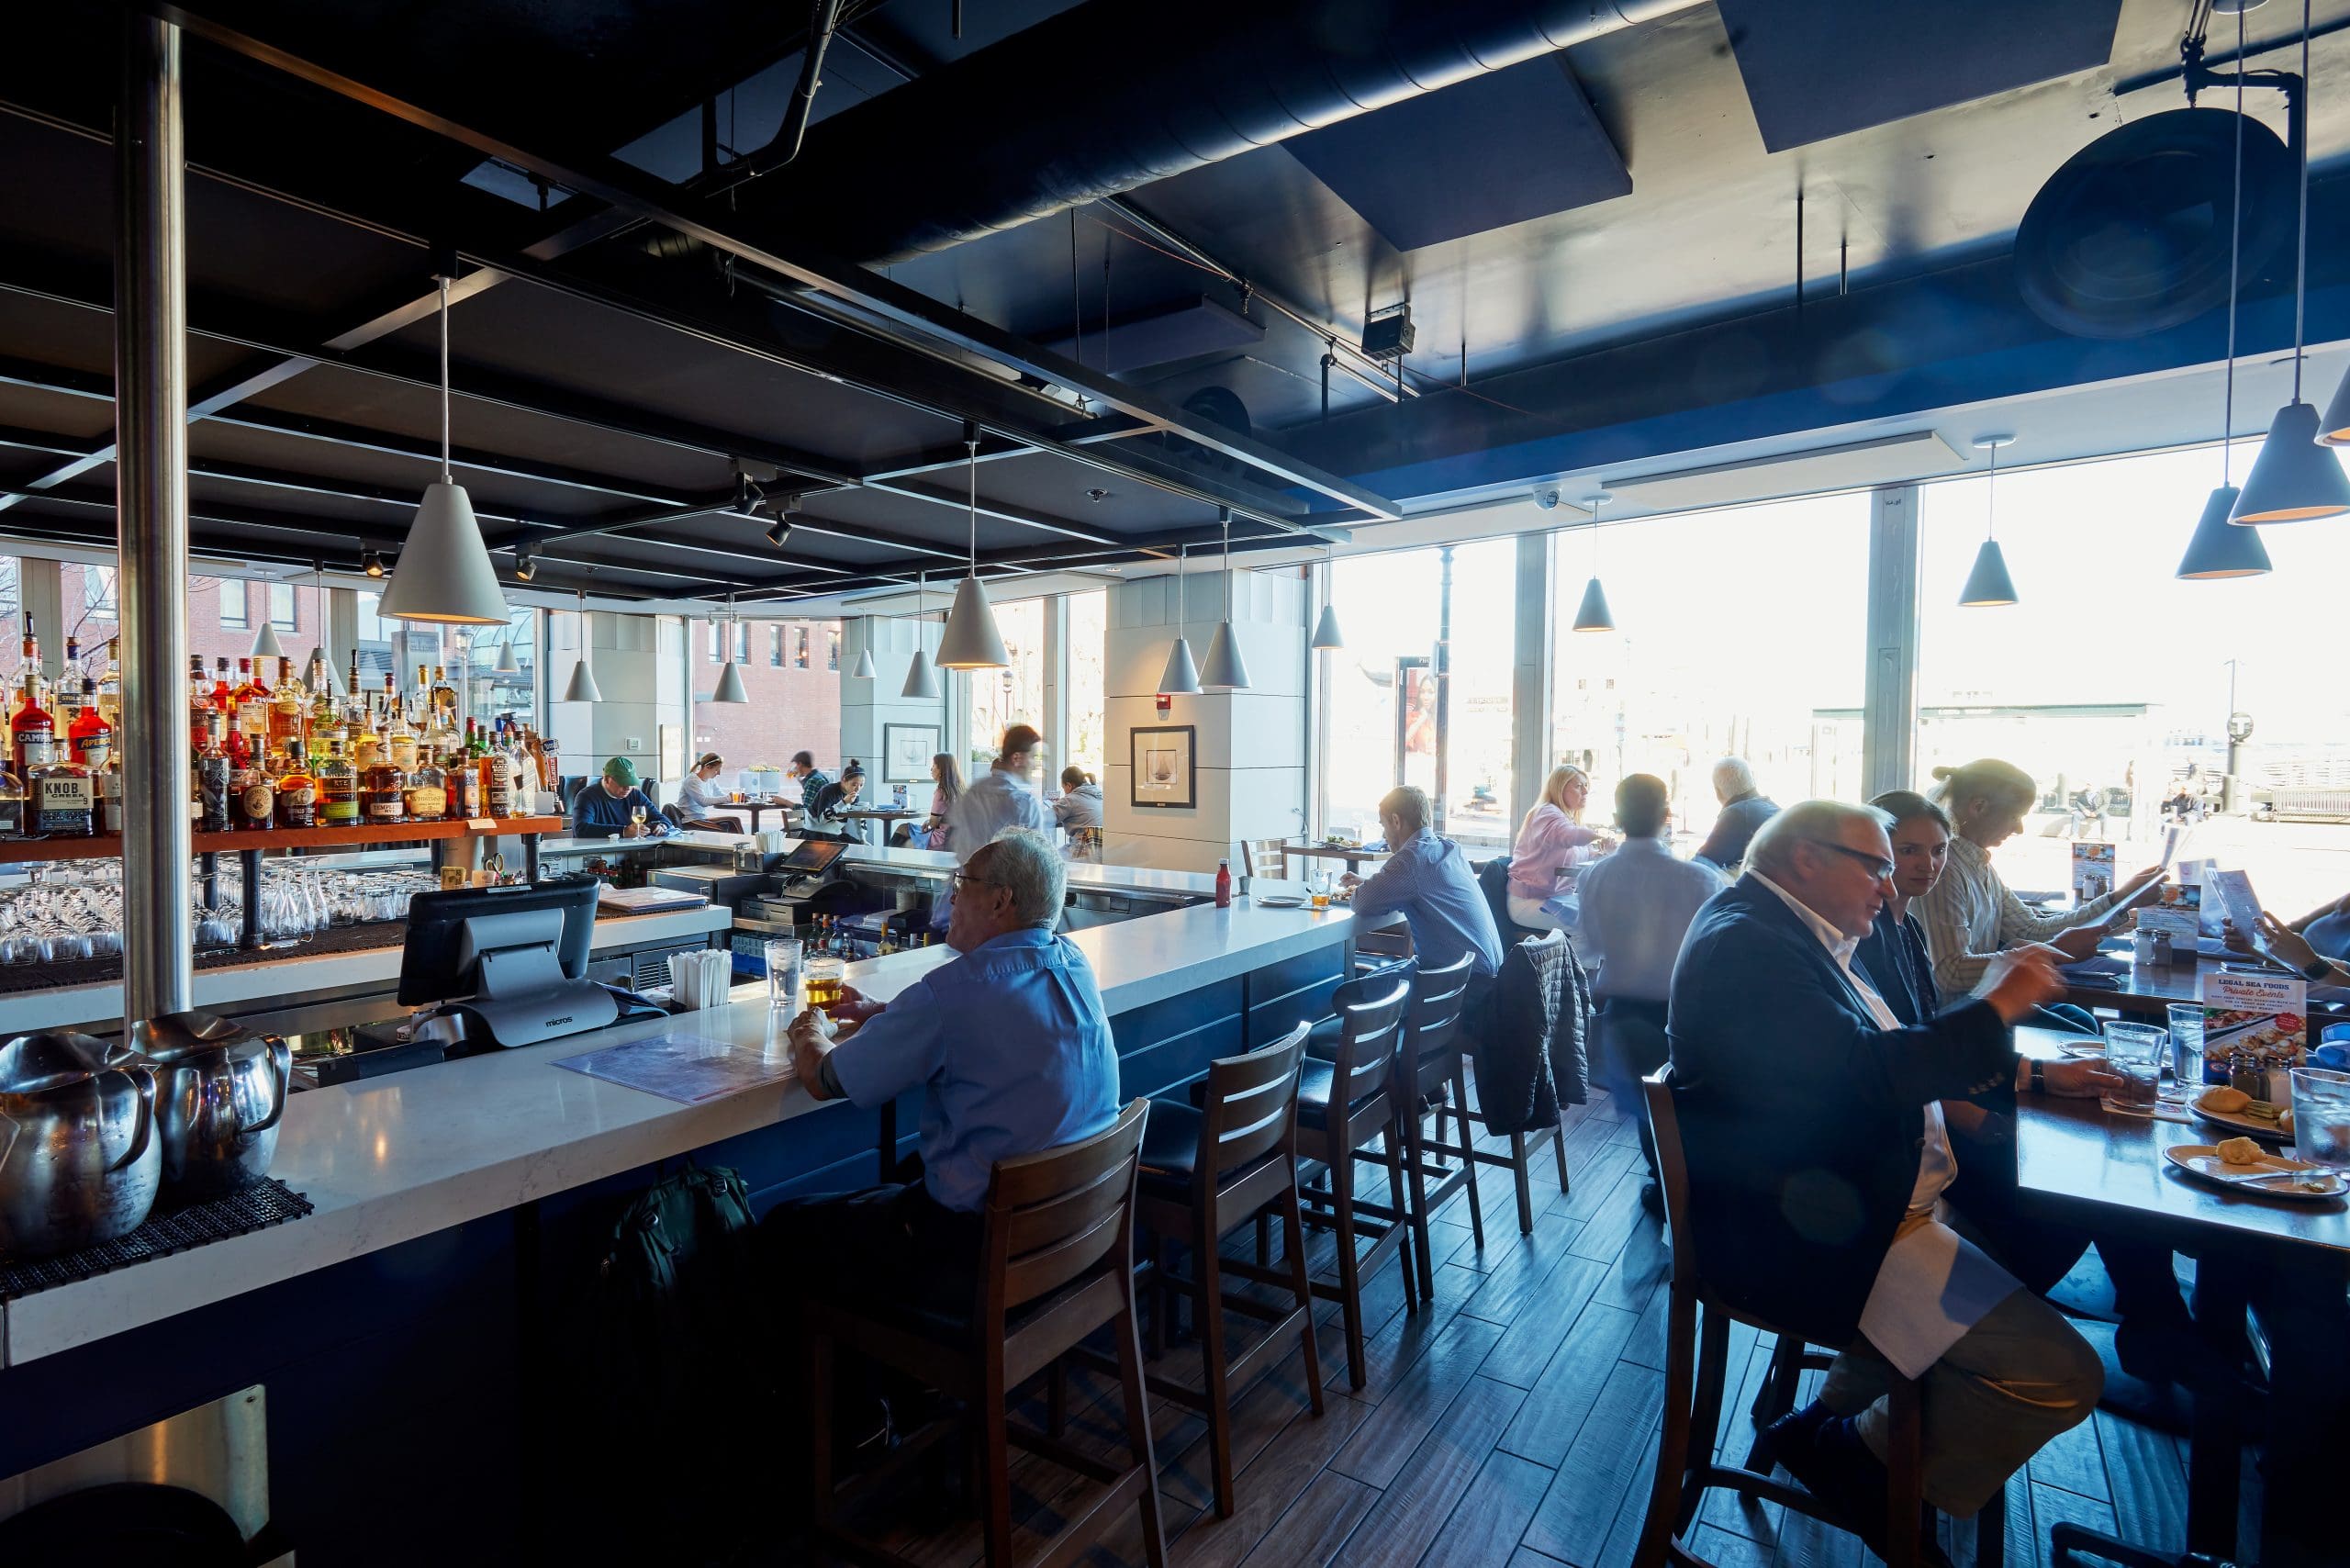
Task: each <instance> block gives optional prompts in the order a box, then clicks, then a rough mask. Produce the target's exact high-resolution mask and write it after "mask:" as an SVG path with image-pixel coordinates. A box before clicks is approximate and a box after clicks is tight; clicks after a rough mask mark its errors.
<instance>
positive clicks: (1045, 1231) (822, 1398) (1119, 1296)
mask: <svg viewBox="0 0 2350 1568" xmlns="http://www.w3.org/2000/svg"><path fill="white" fill-rule="evenodd" d="M1150 1112H1151V1103H1150V1102H1149V1101H1147V1100H1136V1101H1135V1102H1133V1103H1131V1104H1129V1105H1127V1106H1126V1108H1125V1110H1124V1111H1122V1112H1120V1113H1119V1114H1118V1119H1117V1120H1116V1121H1115V1122H1114V1123H1113V1124H1112V1125H1111V1126H1110V1127H1109V1129H1108V1130H1107V1131H1105V1132H1102V1133H1099V1134H1097V1135H1096V1136H1094V1137H1090V1138H1087V1139H1085V1140H1084V1141H1082V1142H1080V1143H1073V1144H1068V1145H1065V1146H1063V1147H1061V1148H1050V1149H1046V1150H1044V1151H1043V1152H1041V1153H1037V1154H1029V1155H1023V1156H1020V1157H1019V1158H1017V1159H1002V1160H998V1161H997V1162H996V1164H995V1169H994V1171H993V1173H992V1174H991V1175H990V1178H989V1181H988V1193H987V1204H986V1209H985V1215H986V1219H985V1226H984V1229H983V1231H982V1240H981V1242H980V1249H979V1257H980V1266H979V1284H978V1288H977V1291H976V1293H975V1295H974V1298H973V1301H972V1305H971V1310H970V1312H969V1313H968V1315H957V1316H954V1317H952V1318H942V1317H939V1316H934V1315H932V1314H928V1313H924V1312H921V1311H918V1310H917V1309H914V1308H912V1307H910V1306H909V1307H903V1308H895V1309H893V1308H892V1307H890V1306H889V1305H877V1304H876V1303H874V1302H872V1301H871V1300H869V1299H864V1298H859V1299H857V1300H856V1301H854V1302H850V1301H841V1302H838V1303H835V1302H831V1301H827V1300H825V1299H824V1298H823V1297H822V1296H821V1295H818V1296H815V1297H813V1298H812V1299H811V1301H810V1304H809V1307H808V1320H807V1321H808V1339H807V1345H806V1349H805V1354H806V1357H807V1363H808V1373H809V1377H808V1387H809V1392H810V1400H809V1421H810V1423H811V1428H810V1431H811V1439H812V1454H811V1460H812V1468H813V1471H814V1474H813V1477H812V1480H813V1486H814V1492H815V1504H814V1510H813V1517H812V1518H811V1521H810V1522H811V1527H812V1528H813V1529H814V1531H815V1533H816V1534H817V1535H818V1537H819V1538H821V1539H822V1540H824V1541H826V1542H827V1543H828V1544H830V1545H832V1546H834V1547H835V1548H836V1549H838V1550H839V1551H841V1552H842V1553H843V1554H845V1555H848V1556H851V1557H854V1558H855V1559H856V1560H857V1561H859V1562H906V1561H907V1560H906V1559H904V1558H902V1557H900V1556H898V1555H896V1554H894V1553H892V1552H890V1551H888V1550H887V1549H886V1548H884V1547H882V1546H881V1545H880V1544H879V1543H878V1542H876V1541H874V1540H869V1539H867V1538H864V1537H861V1536H858V1535H856V1534H854V1533H852V1532H850V1531H849V1530H848V1529H845V1527H844V1525H843V1524H842V1522H841V1515H842V1512H843V1510H844V1508H845V1507H846V1506H851V1505H853V1504H855V1503H856V1502H857V1501H859V1500H861V1499H862V1498H863V1497H865V1496H866V1495H868V1494H869V1493H870V1492H872V1491H874V1490H875V1489H877V1488H878V1486H879V1485H880V1484H882V1483H883V1482H885V1481H886V1480H888V1479H889V1478H890V1477H893V1476H895V1475H897V1474H899V1473H901V1472H902V1471H903V1470H904V1469H905V1468H906V1467H907V1466H908V1465H909V1464H911V1463H912V1462H914V1461H915V1460H916V1459H918V1458H919V1457H921V1456H922V1455H923V1454H924V1453H925V1452H927V1451H928V1450H930V1449H931V1448H932V1447H933V1446H934V1445H935V1444H936V1443H937V1442H938V1441H939V1440H940V1439H943V1438H945V1437H946V1436H947V1435H949V1434H950V1433H951V1432H952V1431H954V1430H955V1429H957V1428H958V1427H959V1426H961V1425H962V1424H963V1423H965V1422H967V1421H968V1422H969V1423H971V1424H972V1425H973V1427H974V1428H975V1430H974V1431H973V1434H972V1435H973V1437H974V1439H975V1441H976V1455H975V1457H976V1461H977V1463H976V1466H975V1472H976V1473H977V1475H978V1476H979V1482H980V1484H979V1487H978V1492H979V1514H980V1522H981V1527H982V1533H983V1536H984V1538H985V1541H986V1547H987V1562H989V1564H990V1568H1010V1565H1011V1564H1012V1563H1013V1561H1014V1559H1013V1554H1012V1529H1013V1521H1012V1478H1011V1457H1012V1456H1011V1450H1012V1445H1013V1444H1015V1443H1016V1444H1018V1445H1019V1446H1020V1447H1021V1448H1023V1449H1024V1450H1028V1451H1029V1452H1031V1453H1034V1454H1036V1455H1038V1456H1039V1457H1041V1458H1043V1459H1046V1460H1048V1461H1050V1462H1053V1463H1054V1464H1056V1465H1058V1466H1060V1467H1061V1468H1063V1469H1066V1470H1069V1471H1073V1472H1075V1473H1078V1474H1080V1475H1082V1476H1084V1477H1086V1478H1087V1479H1089V1480H1091V1481H1094V1482H1097V1483H1100V1484H1101V1485H1102V1491H1101V1492H1100V1493H1098V1494H1097V1495H1093V1496H1092V1497H1091V1500H1090V1501H1088V1502H1087V1503H1085V1504H1084V1505H1083V1506H1080V1507H1078V1508H1076V1509H1075V1511H1074V1512H1073V1513H1071V1514H1070V1515H1069V1516H1068V1517H1067V1518H1065V1519H1064V1520H1063V1521H1062V1523H1061V1527H1060V1529H1058V1530H1057V1531H1056V1532H1055V1534H1054V1536H1053V1538H1052V1540H1049V1541H1046V1542H1045V1543H1044V1544H1043V1545H1042V1546H1041V1547H1040V1548H1039V1549H1038V1550H1037V1551H1036V1552H1035V1553H1034V1554H1033V1555H1032V1556H1031V1557H1030V1558H1029V1559H1028V1562H1032V1563H1034V1562H1055V1563H1060V1562H1070V1561H1073V1560H1074V1559H1075V1557H1076V1556H1078V1555H1079V1554H1080V1553H1082V1552H1083V1551H1084V1550H1085V1547H1086V1545H1087V1544H1088V1543H1089V1542H1091V1540H1095V1539H1096V1538H1098V1537H1099V1536H1100V1535H1101V1534H1102V1532H1103V1531H1104V1530H1105V1529H1109V1528H1110V1527H1111V1526H1112V1525H1113V1524H1114V1523H1116V1522H1117V1520H1118V1518H1120V1517H1121V1516H1122V1515H1123V1513H1124V1511H1125V1508H1127V1507H1128V1506H1135V1507H1138V1508H1139V1509H1140V1510H1141V1514H1142V1526H1143V1530H1142V1534H1143V1553H1144V1557H1145V1560H1146V1561H1147V1562H1148V1563H1149V1564H1150V1568H1165V1563H1166V1560H1167V1543H1166V1534H1165V1530H1164V1529H1163V1527H1162V1523H1161V1520H1160V1518H1159V1503H1158V1463H1157V1462H1156V1460H1155V1458H1154V1456H1153V1454H1152V1450H1151V1439H1150V1406H1149V1401H1148V1397H1147V1394H1145V1392H1144V1388H1143V1370H1142V1342H1141V1338H1140V1335H1139V1330H1138V1327H1137V1324H1136V1309H1135V1290H1136V1285H1135V1275H1134V1270H1133V1267H1132V1263H1131V1260H1132V1258H1133V1254H1134V1234H1135V1224H1136V1208H1135V1186H1136V1170H1137V1167H1138V1163H1139V1158H1140V1151H1141V1148H1142V1143H1143V1138H1144V1129H1145V1126H1146V1125H1147V1120H1148V1118H1149V1115H1150ZM1103 1330H1106V1331H1107V1333H1108V1337H1109V1338H1110V1339H1111V1340H1112V1341H1113V1342H1114V1344H1115V1347H1116V1356H1115V1361H1116V1366H1117V1371H1118V1392H1119V1405H1120V1408H1119V1414H1120V1417H1121V1418H1122V1420H1123V1423H1124V1426H1125V1439H1126V1449H1127V1458H1126V1462H1125V1463H1123V1464H1119V1463H1114V1462H1106V1461H1104V1460H1102V1459H1100V1458H1097V1457H1095V1456H1094V1455H1093V1454H1091V1453H1088V1452H1084V1451H1081V1450H1078V1449H1076V1448H1073V1447H1071V1446H1070V1445H1069V1444H1068V1443H1066V1442H1064V1441H1062V1440H1061V1439H1060V1433H1059V1431H1058V1430H1055V1431H1052V1432H1039V1431H1035V1430H1033V1429H1031V1428H1028V1427H1026V1426H1024V1425H1022V1424H1018V1423H1014V1422H1013V1420H1012V1419H1011V1417H1010V1415H1009V1412H1008V1410H1007V1408H1006V1401H1007V1399H1008V1398H1009V1397H1010V1395H1011V1394H1012V1393H1013V1391H1014V1390H1015V1389H1017V1388H1019V1387H1020V1386H1021V1385H1022V1384H1023V1383H1026V1382H1028V1381H1029V1380H1030V1379H1031V1378H1034V1377H1035V1376H1036V1375H1037V1374H1038V1373H1039V1372H1053V1373H1054V1374H1055V1376H1054V1381H1053V1387H1054V1393H1055V1399H1054V1407H1055V1420H1054V1422H1053V1425H1054V1427H1055V1428H1058V1427H1059V1426H1060V1421H1059V1419H1058V1417H1059V1412H1060V1399H1059V1397H1058V1392H1059V1387H1060V1384H1059V1379H1058V1376H1057V1372H1058V1368H1059V1365H1060V1362H1061V1359H1062V1357H1064V1356H1065V1355H1067V1354H1069V1352H1070V1351H1072V1350H1076V1349H1077V1347H1078V1346H1079V1344H1080V1342H1081V1341H1083V1340H1085V1339H1086V1338H1088V1337H1089V1336H1091V1335H1093V1334H1095V1333H1096V1332H1098V1331H1103ZM836 1347H839V1348H845V1349H848V1350H855V1351H856V1352H858V1353H860V1354H862V1355H864V1356H867V1357H868V1358H870V1359H871V1360H873V1361H879V1362H881V1363H883V1364H884V1365H887V1366H890V1367H894V1368H897V1369H898V1370H900V1371H901V1372H904V1373H906V1374H907V1375H908V1376H911V1377H913V1378H917V1379H919V1380H921V1381H922V1382H923V1383H926V1384H927V1385H929V1386H931V1387H934V1388H937V1389H940V1390H941V1391H943V1392H945V1393H946V1394H948V1395H949V1396H951V1397H952V1398H954V1399H956V1400H957V1401H960V1402H961V1403H962V1404H963V1405H964V1406H967V1407H968V1408H967V1411H965V1412H958V1413H956V1414H953V1415H949V1416H944V1417H940V1418H938V1419H936V1420H934V1421H932V1422H930V1423H929V1424H928V1425H926V1426H923V1427H921V1428H916V1429H915V1430H914V1431H912V1432H910V1433H908V1434H906V1436H905V1437H904V1438H903V1439H901V1441H900V1443H899V1444H898V1446H897V1447H896V1448H895V1449H894V1450H892V1451H891V1453H890V1456H889V1458H888V1459H887V1460H885V1461H884V1462H882V1463H881V1464H879V1465H878V1466H876V1467H875V1468H874V1469H873V1470H871V1471H868V1472H867V1473H865V1474H863V1475H860V1476H857V1477H856V1478H855V1479H854V1480H851V1481H849V1482H847V1483H845V1484H842V1485H840V1486H837V1487H835V1485H834V1480H833V1470H834V1464H833V1457H834V1456H833V1357H834V1350H835V1348H836Z"/></svg>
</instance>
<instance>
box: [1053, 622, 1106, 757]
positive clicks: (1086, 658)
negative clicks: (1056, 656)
mask: <svg viewBox="0 0 2350 1568" xmlns="http://www.w3.org/2000/svg"><path fill="white" fill-rule="evenodd" d="M1109 642H1110V596H1109V594H1108V593H1107V592H1102V593H1073V594H1071V595H1069V676H1068V680H1069V691H1068V698H1069V756H1067V757H1066V758H1065V759H1064V760H1065V761H1066V762H1069V763H1074V764H1075V765H1076V766H1078V767H1082V768H1083V769H1085V770H1086V771H1087V772H1088V773H1091V774H1092V775H1093V777H1095V778H1101V777H1102V764H1103V762H1104V760H1105V759H1104V757H1103V755H1102V754H1103V752H1104V750H1105V749H1106V734H1107V728H1108V726H1107V721H1106V718H1105V713H1106V711H1107V709H1108V706H1109V703H1108V701H1107V700H1106V696H1105V694H1106V692H1107V689H1108V683H1107V682H1106V680H1105V679H1104V678H1103V676H1102V658H1103V656H1104V655H1105V652H1106V650H1107V649H1108V647H1109Z"/></svg>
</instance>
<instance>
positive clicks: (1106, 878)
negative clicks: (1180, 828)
mask: <svg viewBox="0 0 2350 1568" xmlns="http://www.w3.org/2000/svg"><path fill="white" fill-rule="evenodd" d="M841 858H842V859H844V860H845V861H847V862H848V863H850V864H851V865H857V866H872V867H876V868H880V869H885V870H892V871H904V872H909V873H911V874H913V875H915V876H938V877H944V876H946V874H947V873H948V872H950V871H952V870H954V869H955V867H956V865H957V861H956V859H955V857H954V855H953V854H952V853H950V852H949V851H946V850H944V849H874V848H870V847H868V846H863V845H854V846H850V848H849V851H848V853H847V854H846V855H844V856H843V857H841ZM1062 869H1063V870H1064V871H1066V872H1067V873H1068V874H1069V886H1070V887H1071V888H1075V889H1082V890H1087V891H1097V890H1098V891H1102V892H1129V893H1198V894H1203V895H1207V896H1213V895H1214V892H1215V874H1214V872H1212V871H1206V872H1203V871H1160V870H1155V869H1153V868H1150V867H1147V866H1105V865H1102V864H1100V863H1099V862H1096V861H1091V860H1071V861H1069V862H1067V863H1066V864H1065V865H1064V866H1063V867H1062ZM1233 877H1234V879H1235V882H1236V884H1237V880H1238V878H1239V873H1238V872H1237V871H1236V872H1234V873H1233ZM1272 885H1273V884H1271V883H1270V882H1269V883H1268V884H1267V886H1269V887H1270V886H1272Z"/></svg>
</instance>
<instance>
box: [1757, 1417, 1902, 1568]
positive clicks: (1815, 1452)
mask: <svg viewBox="0 0 2350 1568" xmlns="http://www.w3.org/2000/svg"><path fill="white" fill-rule="evenodd" d="M1804 1414H1805V1413H1804V1412H1798V1413H1797V1414H1796V1415H1794V1416H1787V1417H1781V1418H1780V1419H1779V1420H1776V1421H1774V1422H1773V1423H1771V1428H1770V1431H1769V1433H1767V1434H1766V1436H1771V1437H1775V1436H1776V1435H1777V1434H1778V1432H1779V1429H1780V1428H1782V1427H1788V1426H1789V1425H1790V1423H1794V1422H1797V1421H1800V1420H1801V1419H1802V1418H1803V1416H1804ZM1772 1457H1773V1458H1774V1460H1776V1461H1777V1462H1779V1463H1781V1464H1783V1465H1785V1466H1786V1468H1787V1473H1788V1474H1790V1475H1792V1476H1794V1477H1795V1478H1796V1480H1797V1481H1799V1482H1801V1483H1802V1484H1803V1489H1804V1490H1805V1491H1807V1492H1808V1493H1810V1494H1811V1495H1813V1496H1815V1497H1817V1498H1818V1499H1819V1501H1820V1502H1821V1503H1822V1504H1823V1505H1825V1506H1826V1507H1827V1508H1828V1510H1829V1512H1830V1515H1831V1516H1833V1517H1832V1518H1831V1519H1830V1522H1831V1523H1833V1524H1838V1525H1841V1526H1842V1527H1843V1528H1844V1529H1849V1530H1851V1531H1852V1533H1853V1534H1854V1535H1857V1536H1859V1537H1860V1538H1861V1543H1862V1544H1863V1545H1864V1546H1866V1547H1867V1548H1868V1549H1869V1550H1870V1551H1874V1552H1875V1553H1876V1554H1877V1555H1878V1556H1879V1557H1883V1556H1885V1555H1886V1551H1885V1546H1886V1515H1885V1491H1886V1474H1885V1465H1884V1463H1883V1462H1881V1461H1879V1460H1878V1458H1877V1457H1876V1455H1874V1454H1873V1453H1871V1452H1870V1451H1869V1449H1868V1445H1867V1444H1866V1443H1863V1442H1862V1441H1861V1439H1860V1434H1859V1433H1857V1432H1856V1431H1854V1430H1853V1429H1852V1421H1851V1419H1850V1418H1849V1417H1842V1418H1837V1419H1832V1420H1828V1421H1823V1422H1821V1423H1819V1424H1818V1426H1817V1427H1816V1428H1814V1429H1813V1432H1812V1439H1811V1441H1809V1442H1802V1441H1800V1440H1798V1439H1797V1438H1796V1433H1795V1431H1794V1430H1792V1429H1791V1430H1790V1431H1789V1432H1788V1433H1787V1434H1786V1442H1785V1445H1784V1446H1781V1445H1779V1444H1777V1443H1775V1442H1774V1445H1773V1448H1772ZM1912 1528H1915V1527H1914V1526H1913V1527H1912Z"/></svg>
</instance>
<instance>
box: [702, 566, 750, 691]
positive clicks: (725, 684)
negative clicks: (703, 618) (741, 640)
mask: <svg viewBox="0 0 2350 1568" xmlns="http://www.w3.org/2000/svg"><path fill="white" fill-rule="evenodd" d="M710 624H711V630H712V631H714V632H716V633H718V642H719V646H720V647H722V648H723V649H725V650H726V659H725V667H723V668H722V669H721V670H720V671H719V672H718V686H717V688H716V689H714V690H712V691H711V694H710V700H711V701H712V702H748V701H749V700H751V694H750V693H749V692H747V691H745V690H744V689H743V672H742V670H741V669H739V668H738V667H736V666H735V663H734V641H735V636H736V633H735V630H734V629H735V627H736V626H738V625H740V624H741V622H738V621H736V620H735V619H734V596H733V594H731V593H730V594H728V595H727V596H726V613H725V614H724V615H722V616H713V617H711V622H710Z"/></svg>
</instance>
